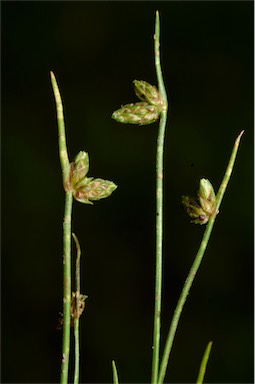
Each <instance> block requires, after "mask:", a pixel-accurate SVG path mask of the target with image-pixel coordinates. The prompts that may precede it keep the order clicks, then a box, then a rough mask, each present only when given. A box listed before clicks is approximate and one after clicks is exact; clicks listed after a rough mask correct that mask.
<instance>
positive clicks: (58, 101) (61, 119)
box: [50, 72, 70, 190]
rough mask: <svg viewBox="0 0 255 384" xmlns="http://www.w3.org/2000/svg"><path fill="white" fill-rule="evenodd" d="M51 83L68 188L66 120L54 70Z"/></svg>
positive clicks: (64, 177) (63, 167)
mask: <svg viewBox="0 0 255 384" xmlns="http://www.w3.org/2000/svg"><path fill="white" fill-rule="evenodd" d="M50 77H51V84H52V88H53V92H54V97H55V102H56V108H57V121H58V145H59V158H60V163H61V169H62V174H63V184H64V189H65V190H66V189H67V185H68V182H69V170H70V165H69V159H68V153H67V147H66V134H65V121H64V113H63V104H62V100H61V95H60V92H59V88H58V84H57V81H56V78H55V76H54V73H53V72H50Z"/></svg>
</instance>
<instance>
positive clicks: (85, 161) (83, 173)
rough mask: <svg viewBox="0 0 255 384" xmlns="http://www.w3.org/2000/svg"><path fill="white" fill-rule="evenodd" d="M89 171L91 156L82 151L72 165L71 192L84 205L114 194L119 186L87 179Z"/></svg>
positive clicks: (91, 178) (99, 180)
mask: <svg viewBox="0 0 255 384" xmlns="http://www.w3.org/2000/svg"><path fill="white" fill-rule="evenodd" d="M88 171H89V155H88V153H87V152H84V151H80V152H79V153H78V155H77V156H76V157H75V159H74V161H73V162H72V163H71V164H70V174H69V175H70V179H69V190H70V191H72V194H73V197H74V198H75V199H76V200H77V201H79V202H81V203H84V204H93V201H96V200H100V199H104V198H106V197H108V196H110V195H111V194H112V192H113V191H114V190H115V189H116V188H117V185H116V184H114V183H113V182H112V181H109V180H104V179H99V178H97V179H94V178H93V177H87V173H88Z"/></svg>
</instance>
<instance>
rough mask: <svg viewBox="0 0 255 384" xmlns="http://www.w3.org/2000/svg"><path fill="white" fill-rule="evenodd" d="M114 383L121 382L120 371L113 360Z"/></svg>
mask: <svg viewBox="0 0 255 384" xmlns="http://www.w3.org/2000/svg"><path fill="white" fill-rule="evenodd" d="M112 373H113V384H119V378H118V371H117V367H116V364H115V361H114V360H113V361H112Z"/></svg>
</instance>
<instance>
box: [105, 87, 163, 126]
mask: <svg viewBox="0 0 255 384" xmlns="http://www.w3.org/2000/svg"><path fill="white" fill-rule="evenodd" d="M134 88H135V93H136V96H137V97H138V98H139V99H140V100H141V101H140V102H137V103H131V104H126V105H123V106H122V107H121V108H120V109H118V110H117V111H115V112H113V114H112V118H113V119H114V120H116V121H118V122H119V123H125V124H139V125H147V124H151V123H154V122H155V121H157V120H158V118H159V116H160V113H161V111H162V109H163V107H164V102H163V100H162V97H161V96H160V93H159V91H158V89H157V88H156V87H154V86H153V85H151V84H149V83H147V82H146V81H143V80H134Z"/></svg>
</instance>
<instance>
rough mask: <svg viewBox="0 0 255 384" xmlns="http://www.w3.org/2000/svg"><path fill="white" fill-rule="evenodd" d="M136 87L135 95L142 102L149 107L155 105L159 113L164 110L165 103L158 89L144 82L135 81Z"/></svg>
mask: <svg viewBox="0 0 255 384" xmlns="http://www.w3.org/2000/svg"><path fill="white" fill-rule="evenodd" d="M134 85H135V94H136V96H137V97H138V98H139V99H140V100H142V101H145V102H146V103H148V104H149V105H154V106H155V107H157V109H158V111H159V112H160V111H161V110H162V107H163V104H164V103H163V100H162V97H161V96H160V93H159V91H158V89H157V88H156V87H154V86H153V85H151V84H149V83H147V82H146V81H143V80H134Z"/></svg>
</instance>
